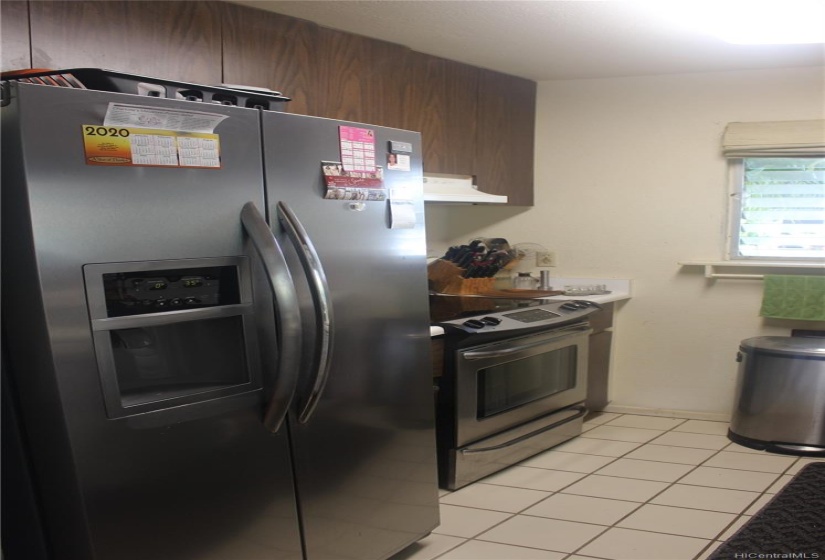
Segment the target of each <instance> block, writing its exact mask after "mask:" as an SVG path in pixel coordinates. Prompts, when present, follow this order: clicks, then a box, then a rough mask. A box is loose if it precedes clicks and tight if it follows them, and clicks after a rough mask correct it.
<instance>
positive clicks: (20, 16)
mask: <svg viewBox="0 0 825 560" xmlns="http://www.w3.org/2000/svg"><path fill="white" fill-rule="evenodd" d="M0 52H2V54H3V62H2V71H3V72H7V71H9V70H22V69H24V68H31V49H30V47H29V7H28V4H27V3H26V2H15V1H11V2H9V1H6V0H4V1H3V2H0Z"/></svg>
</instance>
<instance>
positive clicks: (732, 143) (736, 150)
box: [722, 119, 825, 158]
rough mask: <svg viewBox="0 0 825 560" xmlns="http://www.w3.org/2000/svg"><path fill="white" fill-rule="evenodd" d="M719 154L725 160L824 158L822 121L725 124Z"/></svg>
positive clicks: (824, 138)
mask: <svg viewBox="0 0 825 560" xmlns="http://www.w3.org/2000/svg"><path fill="white" fill-rule="evenodd" d="M722 153H723V154H724V155H725V157H728V158H748V157H773V156H779V157H805V156H825V119H820V120H810V121H772V122H734V123H729V124H728V126H727V128H726V129H725V133H724V135H723V137H722Z"/></svg>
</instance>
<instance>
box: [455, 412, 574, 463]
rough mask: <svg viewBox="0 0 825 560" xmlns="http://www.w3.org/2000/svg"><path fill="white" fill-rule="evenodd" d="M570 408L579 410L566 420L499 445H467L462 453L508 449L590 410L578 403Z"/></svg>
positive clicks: (469, 453) (470, 453)
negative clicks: (476, 446) (475, 446)
mask: <svg viewBox="0 0 825 560" xmlns="http://www.w3.org/2000/svg"><path fill="white" fill-rule="evenodd" d="M570 410H571V411H572V410H576V411H578V412H576V414H574V415H573V416H568V417H567V418H565V419H564V420H559V421H558V422H553V423H552V424H550V425H548V426H544V427H543V428H540V429H538V430H536V431H534V432H530V433H529V434H524V435H523V436H519V437H517V438H516V439H512V440H510V441H508V442H505V443H501V444H499V445H491V446H490V447H478V448H475V449H473V448H471V447H466V448H464V449H462V450H461V454H462V455H472V454H473V453H489V452H490V451H498V450H500V449H506V448H507V447H511V446H513V445H516V444H519V443H521V442H523V441H525V440H528V439H530V438H532V437H535V436H537V435H539V434H543V433H544V432H547V431H549V430H553V429H555V428H558V427H559V426H561V425H562V424H567V423H568V422H572V421H573V420H577V419H579V418H581V417H582V416H584V415H586V414H587V412H588V410H587V408H586V407H585V406H584V405H576V406H574V407H571V408H570Z"/></svg>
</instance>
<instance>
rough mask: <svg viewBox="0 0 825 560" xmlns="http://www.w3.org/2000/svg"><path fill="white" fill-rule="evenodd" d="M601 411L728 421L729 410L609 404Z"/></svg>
mask: <svg viewBox="0 0 825 560" xmlns="http://www.w3.org/2000/svg"><path fill="white" fill-rule="evenodd" d="M602 412H613V413H615V414H638V415H640V416H664V417H666V418H687V419H688V420H710V421H713V422H730V413H729V412H697V411H694V410H671V409H666V408H644V407H640V406H619V405H613V404H609V405H607V406H606V407H604V408H603V409H602Z"/></svg>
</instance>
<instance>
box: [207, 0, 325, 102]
mask: <svg viewBox="0 0 825 560" xmlns="http://www.w3.org/2000/svg"><path fill="white" fill-rule="evenodd" d="M221 8H222V11H223V65H224V82H225V83H228V84H236V85H247V86H257V87H266V88H269V89H273V90H275V91H280V92H282V93H283V94H284V95H286V96H288V97H291V98H292V101H290V102H289V103H287V104H286V110H287V111H288V112H290V113H298V114H302V115H314V114H317V106H318V105H320V104H321V103H320V100H319V98H318V95H317V92H316V89H317V87H318V85H317V82H318V80H317V75H318V68H317V66H316V64H315V60H316V58H317V54H316V51H317V41H318V26H317V25H315V24H314V23H311V22H308V21H304V20H300V19H295V18H291V17H287V16H282V15H280V14H275V13H272V12H265V11H263V10H257V9H254V8H248V7H246V6H239V5H236V4H222V5H221Z"/></svg>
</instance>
